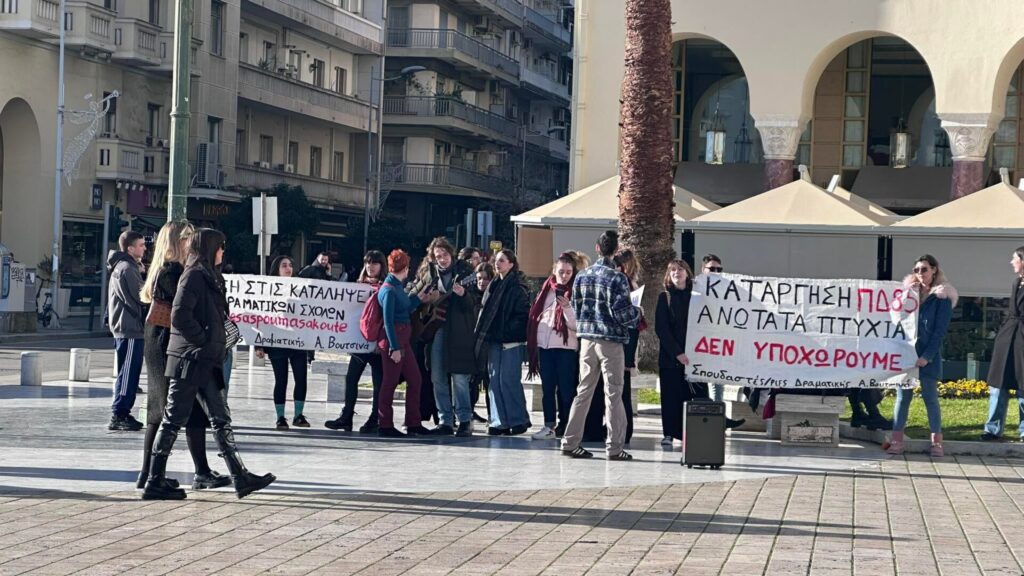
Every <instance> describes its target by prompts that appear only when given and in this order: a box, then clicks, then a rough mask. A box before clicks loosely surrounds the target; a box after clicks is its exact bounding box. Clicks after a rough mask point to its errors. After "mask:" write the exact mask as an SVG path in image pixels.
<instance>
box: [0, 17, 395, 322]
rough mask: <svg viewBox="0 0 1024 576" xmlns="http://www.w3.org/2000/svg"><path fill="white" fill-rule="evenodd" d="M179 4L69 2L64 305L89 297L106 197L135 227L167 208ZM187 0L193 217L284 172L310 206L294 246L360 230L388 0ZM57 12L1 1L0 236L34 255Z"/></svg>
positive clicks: (49, 148) (45, 245) (20, 255)
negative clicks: (362, 167) (359, 174)
mask: <svg viewBox="0 0 1024 576" xmlns="http://www.w3.org/2000/svg"><path fill="white" fill-rule="evenodd" d="M175 4H176V3H175V2H173V1H171V0H146V1H142V0H68V1H67V12H66V15H65V17H64V26H65V33H66V46H67V51H66V53H65V54H66V64H65V66H66V71H65V76H64V87H65V95H66V96H65V97H66V108H67V110H68V111H69V112H68V116H67V120H66V121H65V126H64V150H65V155H66V156H72V157H73V156H75V155H77V154H78V152H81V156H80V158H79V160H78V163H77V168H76V169H75V170H73V171H69V172H72V174H71V176H72V177H71V178H69V179H68V180H67V181H66V182H65V184H64V192H63V205H62V207H61V213H62V224H61V226H62V230H63V239H62V257H61V261H60V269H61V275H62V284H63V286H65V287H69V288H71V306H72V310H73V311H74V310H75V308H76V306H82V305H84V304H85V303H86V302H87V301H88V299H89V298H94V299H95V298H96V297H98V296H99V285H100V275H101V270H102V267H103V259H104V258H105V254H106V251H107V249H108V246H109V245H110V242H109V241H110V239H111V238H107V239H104V238H103V222H104V212H103V205H104V203H105V202H109V203H111V205H112V206H114V207H116V208H118V209H120V210H121V211H122V213H123V214H125V215H126V218H127V219H129V220H130V222H131V223H130V226H131V227H132V229H134V230H139V231H142V232H144V233H153V232H155V231H156V230H157V229H158V228H159V226H160V225H162V223H163V221H164V220H165V219H166V214H167V212H166V209H167V184H168V174H169V162H170V118H169V114H170V111H171V81H172V79H171V72H172V64H173V53H174V22H175V14H174V10H175ZM194 4H195V5H194V11H193V31H192V57H191V65H192V78H191V82H192V86H191V89H192V99H191V114H192V116H191V122H190V139H189V145H188V150H189V161H190V176H191V179H192V180H191V182H192V185H191V191H190V200H189V206H188V214H189V218H190V219H192V220H194V221H196V222H198V223H206V224H216V222H217V221H218V220H219V219H220V218H222V217H224V216H225V215H226V214H229V213H230V211H231V210H233V209H237V206H238V204H237V202H238V201H239V199H240V198H241V197H242V196H243V192H244V191H245V190H255V189H267V188H272V187H273V186H275V185H277V184H278V183H282V182H283V183H286V184H289V185H292V186H302V188H303V190H304V191H305V193H306V196H307V197H308V198H309V199H310V200H311V201H312V202H313V203H314V204H315V205H316V206H317V208H318V209H319V210H320V216H321V218H320V219H321V225H320V229H317V230H309V231H308V233H307V236H306V242H305V246H302V247H299V248H298V250H297V251H298V253H297V254H296V256H304V254H302V253H303V252H306V251H308V250H311V249H313V250H315V249H318V248H321V247H323V248H331V247H334V248H337V247H336V246H332V244H337V242H338V241H339V240H341V239H345V238H348V237H349V236H351V235H352V234H353V230H354V231H355V233H358V234H360V235H361V233H362V229H361V224H362V214H363V206H364V205H365V204H364V182H362V181H359V180H356V174H355V169H354V166H355V164H356V163H357V162H360V161H362V162H363V163H365V161H366V152H365V150H366V149H367V130H368V129H370V130H373V131H376V128H375V127H374V126H373V125H372V124H371V123H370V121H369V119H370V116H371V113H370V112H371V107H370V87H371V85H372V82H371V80H370V68H371V66H373V65H376V66H378V68H379V66H380V63H381V58H382V54H383V39H384V34H383V16H384V8H383V0H252V1H250V0H223V1H222V0H195V2H194ZM58 12H59V4H58V2H57V1H56V0H4V1H3V2H0V74H2V75H3V77H4V78H6V79H7V81H5V82H3V83H2V84H0V139H2V143H0V155H2V157H0V167H2V168H0V169H2V177H0V210H2V213H0V242H3V243H4V244H6V245H7V246H9V247H10V248H11V249H12V250H13V251H14V254H15V257H16V258H17V259H18V260H20V261H22V262H25V263H26V264H27V265H28V266H29V267H34V266H35V265H36V263H38V262H40V261H41V260H42V259H43V258H45V257H47V256H48V255H49V254H50V252H51V245H52V241H53V239H52V232H51V230H52V228H53V213H54V210H53V197H54V195H53V186H54V183H53V179H54V172H55V168H54V163H55V149H56V108H57V98H56V94H57V86H58V74H57V70H58V51H57V48H56V43H57V38H58V32H59V28H58V27H57V26H58V25H59V20H60V18H59V15H58ZM115 91H116V92H117V93H118V94H119V97H118V98H116V99H113V100H112V102H111V105H110V108H109V110H108V111H107V114H106V115H105V116H104V117H103V118H102V119H101V120H98V122H97V123H96V124H95V125H94V126H90V123H88V122H86V123H85V124H82V123H78V122H76V121H77V120H79V119H80V118H81V115H79V114H75V113H74V111H80V110H89V102H94V101H98V100H99V99H101V98H103V97H104V96H107V95H109V94H112V93H113V92H115ZM91 129H92V130H94V131H95V139H93V140H90V139H88V138H86V136H88V134H89V133H90V130H91ZM360 150H361V151H362V153H361V154H360ZM286 208H287V206H282V209H286ZM125 225H126V224H125V223H124V222H115V223H114V224H113V226H112V227H113V228H114V231H113V233H111V237H115V236H116V233H117V232H119V231H120V229H121V227H123V226H125ZM354 244H356V245H358V241H355V242H354Z"/></svg>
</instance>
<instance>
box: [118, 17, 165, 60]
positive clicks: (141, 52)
mask: <svg viewBox="0 0 1024 576" xmlns="http://www.w3.org/2000/svg"><path fill="white" fill-rule="evenodd" d="M171 36H172V37H173V34H172V35H171ZM159 37H160V27H159V26H155V25H153V24H150V23H149V22H145V21H142V20H136V19H135V18H118V19H117V20H115V21H114V46H116V47H117V49H116V50H115V51H114V53H113V55H111V59H113V60H114V61H116V62H122V63H125V64H135V65H139V66H159V65H160V63H161V59H160V54H159V53H158V52H157V47H158V43H157V40H158V38H159Z"/></svg>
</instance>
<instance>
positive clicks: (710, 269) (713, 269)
mask: <svg viewBox="0 0 1024 576" xmlns="http://www.w3.org/2000/svg"><path fill="white" fill-rule="evenodd" d="M704 269H705V270H707V271H708V272H721V271H722V270H723V268H722V267H721V266H707V267H706V268H704Z"/></svg>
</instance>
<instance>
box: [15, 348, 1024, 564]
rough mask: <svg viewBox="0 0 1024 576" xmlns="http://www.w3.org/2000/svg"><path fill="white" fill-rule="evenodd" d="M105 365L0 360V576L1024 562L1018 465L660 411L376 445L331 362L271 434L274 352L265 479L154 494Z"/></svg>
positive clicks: (242, 406) (264, 383)
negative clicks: (713, 426) (710, 428)
mask: <svg viewBox="0 0 1024 576" xmlns="http://www.w3.org/2000/svg"><path fill="white" fill-rule="evenodd" d="M48 354H49V353H48ZM53 354H56V353H53ZM103 354H105V353H99V355H100V356H101V357H102V355H103ZM52 361H53V363H54V364H57V363H58V362H60V358H59V357H57V356H53V357H52ZM100 362H101V363H102V360H100ZM108 366H109V364H108ZM107 371H109V368H107ZM102 372H104V370H103V369H102V368H96V369H95V370H94V378H93V381H92V382H90V383H82V384H77V383H76V384H74V385H70V386H69V385H68V383H67V382H66V381H54V382H50V383H48V384H47V385H46V386H44V387H42V388H41V389H29V388H23V387H19V386H17V385H16V384H15V383H13V382H12V381H11V378H12V376H2V375H0V426H2V428H0V456H2V460H0V527H2V530H0V575H8V574H11V575H13V574H74V573H81V574H89V575H93V574H121V573H125V574H147V575H150V574H212V573H215V574H239V575H250V574H260V573H267V574H403V573H408V574H427V575H432V574H510V575H519V574H523V575H525V574H553V575H554V574H557V575H568V574H600V575H604V574H675V573H683V574H854V575H859V574H869V575H871V576H877V575H883V574H901V575H902V574H950V575H958V576H959V575H965V574H1022V573H1024V568H1022V566H1021V558H1022V554H1024V531H1022V530H1021V529H1020V528H1021V526H1024V509H1022V504H1024V491H1022V490H1021V489H1020V488H1021V486H1022V484H1024V478H1022V476H1021V474H1020V472H1019V471H1020V469H1021V465H1022V464H1024V462H1021V461H1017V460H1007V459H1001V458H977V457H950V458H946V459H942V460H935V461H933V460H931V459H929V458H927V457H925V456H908V457H906V458H899V459H886V458H885V457H884V455H883V454H882V452H881V451H880V449H879V448H878V447H877V446H875V445H870V444H860V443H855V442H850V443H844V444H843V445H841V446H840V447H839V448H838V449H835V450H818V449H807V448H803V449H797V448H787V447H782V446H780V445H779V444H778V443H777V442H773V441H768V440H765V439H764V437H763V436H762V435H758V434H746V433H744V434H736V435H734V436H731V437H730V440H729V444H728V459H727V463H726V465H725V466H724V467H723V468H722V470H720V471H710V470H697V469H693V470H688V469H686V468H685V467H683V466H680V465H679V452H678V445H677V446H676V449H675V450H674V451H671V452H670V451H665V450H663V449H662V448H661V447H660V446H659V445H658V444H657V440H658V438H659V437H660V434H659V430H660V427H659V422H658V420H657V419H656V418H652V417H641V418H639V419H638V422H637V424H638V425H637V436H636V438H634V441H633V445H632V446H631V449H632V451H633V453H634V455H635V456H636V457H637V461H634V462H629V463H622V462H616V463H610V462H607V461H605V460H603V456H604V454H603V449H602V447H600V446H596V447H595V449H596V451H597V458H595V459H593V460H590V461H575V460H570V459H567V458H564V457H562V456H560V455H559V453H558V451H557V449H556V446H557V445H556V444H555V443H554V442H536V441H531V440H530V439H529V437H528V436H527V437H515V438H507V437H506V438H489V437H486V436H477V437H474V438H471V439H455V438H451V439H446V440H417V441H408V440H398V441H395V440H382V439H377V438H375V437H371V438H366V437H360V435H358V434H344V433H336V432H332V431H329V430H325V429H323V428H319V427H318V426H320V425H321V424H322V421H323V420H325V419H327V418H333V417H334V416H336V414H337V410H338V406H336V405H334V404H331V405H328V404H327V403H326V402H325V398H326V396H325V385H324V382H323V380H319V379H314V380H312V381H311V386H310V398H309V399H308V400H307V410H306V412H307V416H308V417H309V419H310V420H311V421H312V422H313V424H314V427H313V428H311V429H309V430H298V431H296V430H292V431H288V432H278V431H276V430H274V429H273V428H272V424H273V421H274V412H273V406H272V401H271V400H270V387H271V384H270V376H269V373H268V371H267V370H265V369H259V370H258V374H257V377H256V379H255V380H254V382H253V384H252V385H251V386H250V385H249V384H248V383H247V381H246V378H245V374H244V372H243V371H241V370H237V371H236V372H235V375H234V379H233V382H232V388H231V399H230V403H231V407H232V411H233V414H234V416H235V419H236V422H237V423H238V425H239V426H238V430H239V434H238V436H239V440H240V442H241V449H242V451H243V456H244V458H245V460H246V463H247V464H248V465H249V467H250V468H251V469H253V470H254V471H256V472H264V471H272V472H274V473H275V474H277V475H278V477H279V478H280V480H279V482H278V483H276V484H275V485H274V489H273V490H270V491H267V492H266V493H260V494H257V495H255V496H251V497H249V498H246V499H245V500H241V501H239V500H237V499H235V497H234V495H233V493H231V492H230V491H214V492H195V491H190V492H189V497H188V499H187V500H185V501H181V502H143V501H141V500H139V499H138V494H137V492H136V491H135V490H134V489H133V481H134V478H135V475H136V467H137V466H138V463H139V459H140V451H141V444H142V436H141V433H125V432H120V433H108V432H107V431H106V429H105V426H104V425H105V421H106V418H107V414H108V413H109V407H108V405H109V397H110V378H109V376H106V374H103V373H102ZM107 373H109V372H107ZM105 376H106V377H105ZM140 399H141V397H140ZM367 408H368V405H367V404H362V403H361V404H360V412H363V413H364V415H365V412H366V410H367ZM288 410H289V415H290V414H291V404H290V403H289V409H288ZM538 419H539V415H537V417H535V421H537V420H538ZM359 421H360V416H357V422H359ZM212 446H213V445H212V442H211V443H210V446H209V448H210V457H211V463H212V464H213V465H214V467H215V468H217V469H220V470H221V471H222V472H223V471H224V467H223V465H222V463H221V462H220V461H219V459H216V458H215V456H214V449H213V447H212ZM190 466H191V462H190V461H189V459H188V456H187V452H186V451H185V450H184V449H183V447H182V448H180V449H179V450H178V451H176V452H175V455H173V456H172V458H171V464H170V468H171V470H172V471H173V472H174V476H175V477H177V478H178V479H179V480H181V481H183V482H187V481H190V474H189V472H188V471H189V469H190Z"/></svg>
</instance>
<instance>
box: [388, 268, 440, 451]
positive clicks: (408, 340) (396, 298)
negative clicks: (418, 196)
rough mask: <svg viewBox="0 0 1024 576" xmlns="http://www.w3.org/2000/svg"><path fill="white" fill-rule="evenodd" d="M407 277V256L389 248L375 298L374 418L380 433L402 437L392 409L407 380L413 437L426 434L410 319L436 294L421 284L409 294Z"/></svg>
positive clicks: (408, 425)
mask: <svg viewBox="0 0 1024 576" xmlns="http://www.w3.org/2000/svg"><path fill="white" fill-rule="evenodd" d="M408 279H409V255H408V254H406V253H405V252H404V251H403V250H392V251H391V254H388V276H387V278H385V279H384V283H383V284H382V285H381V287H380V290H379V291H378V292H377V300H378V301H379V302H380V307H381V312H382V315H383V318H384V337H383V338H381V339H380V341H378V342H377V347H378V349H379V350H380V354H381V361H382V363H383V365H384V378H383V381H382V382H381V387H380V398H379V399H378V404H377V411H378V413H377V420H378V422H379V425H380V428H379V429H378V431H377V434H378V435H379V436H383V437H386V438H401V437H403V436H405V434H403V433H402V432H400V431H398V429H397V428H395V422H394V409H393V408H392V404H393V403H394V400H395V389H396V388H398V383H399V382H400V381H402V380H405V382H406V390H405V429H406V433H407V434H410V435H413V436H420V435H426V434H429V431H428V430H427V429H426V428H424V427H423V425H422V423H421V421H420V409H419V406H420V386H421V385H422V381H421V378H420V368H419V366H418V365H417V364H416V356H415V355H414V354H413V350H412V326H411V324H410V318H411V316H412V313H413V311H414V310H416V308H418V307H419V306H420V304H421V303H424V302H426V303H430V302H432V301H433V300H434V299H435V296H434V295H433V294H431V293H429V292H428V291H429V287H424V289H423V290H421V291H420V293H419V294H416V295H414V296H408V295H406V293H405V284H406V281H407V280H408Z"/></svg>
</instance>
